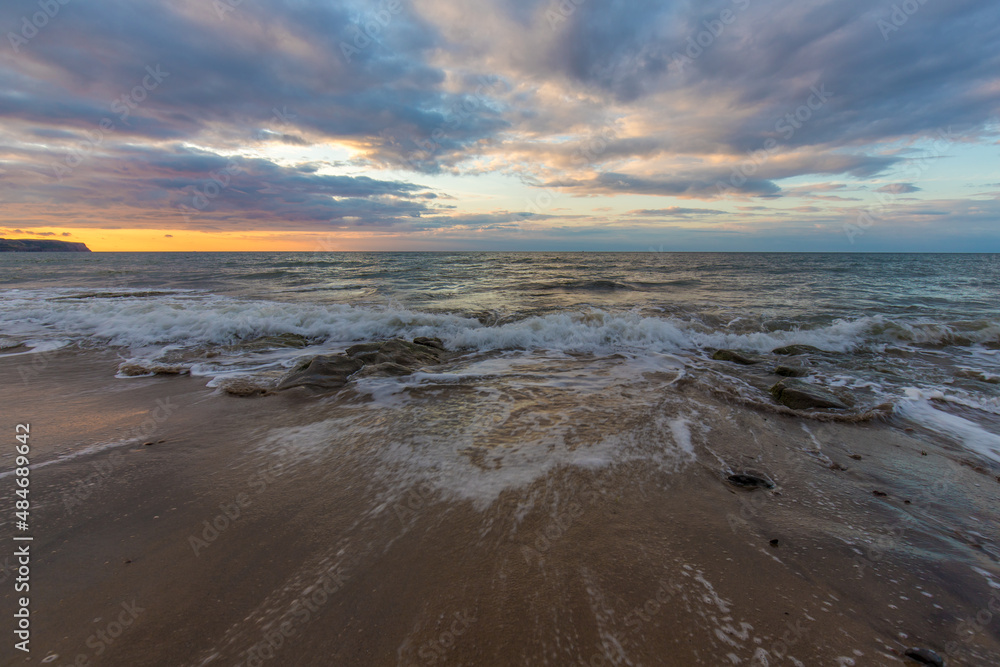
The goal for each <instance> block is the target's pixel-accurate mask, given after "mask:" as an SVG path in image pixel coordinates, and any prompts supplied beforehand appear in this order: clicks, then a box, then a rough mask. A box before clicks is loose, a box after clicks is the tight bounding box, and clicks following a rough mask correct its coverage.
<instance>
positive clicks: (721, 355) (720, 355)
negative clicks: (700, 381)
mask: <svg viewBox="0 0 1000 667" xmlns="http://www.w3.org/2000/svg"><path fill="white" fill-rule="evenodd" d="M712 359H715V360H716V361H731V362H733V363H734V364H743V365H744V366H752V365H753V364H756V363H757V360H756V359H751V358H750V357H747V356H744V355H742V354H740V353H739V352H737V351H735V350H716V351H715V354H713V355H712Z"/></svg>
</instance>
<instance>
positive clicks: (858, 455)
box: [850, 454, 861, 461]
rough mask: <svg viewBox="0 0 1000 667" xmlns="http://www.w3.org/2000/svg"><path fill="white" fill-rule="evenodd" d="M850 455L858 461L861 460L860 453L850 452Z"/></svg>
mask: <svg viewBox="0 0 1000 667" xmlns="http://www.w3.org/2000/svg"><path fill="white" fill-rule="evenodd" d="M850 456H851V458H852V459H854V460H855V461H860V460H861V454H851V455H850Z"/></svg>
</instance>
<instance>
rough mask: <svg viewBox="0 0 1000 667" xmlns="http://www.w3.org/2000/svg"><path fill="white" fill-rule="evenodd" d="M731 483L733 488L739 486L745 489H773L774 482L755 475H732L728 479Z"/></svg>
mask: <svg viewBox="0 0 1000 667" xmlns="http://www.w3.org/2000/svg"><path fill="white" fill-rule="evenodd" d="M728 479H729V483H730V484H732V485H733V486H739V487H742V488H744V489H757V488H760V489H773V488H774V482H772V481H771V480H769V479H768V478H766V477H764V476H763V475H753V474H750V473H741V474H738V475H730V476H729V477H728Z"/></svg>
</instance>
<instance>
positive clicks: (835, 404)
mask: <svg viewBox="0 0 1000 667" xmlns="http://www.w3.org/2000/svg"><path fill="white" fill-rule="evenodd" d="M771 396H773V397H774V400H776V401H778V402H779V403H781V404H782V405H785V406H788V407H790V408H792V409H793V410H808V409H810V408H832V409H834V410H846V409H847V405H846V404H845V403H844V402H843V401H842V400H840V398H838V397H837V396H836V395H835V394H834V393H832V392H830V391H827V390H826V389H823V388H822V387H817V386H816V385H813V384H809V383H808V382H803V381H802V380H795V379H791V378H789V379H785V380H781V381H780V382H778V383H777V384H775V385H774V386H773V387H771Z"/></svg>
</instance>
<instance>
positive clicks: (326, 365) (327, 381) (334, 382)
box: [278, 354, 364, 389]
mask: <svg viewBox="0 0 1000 667" xmlns="http://www.w3.org/2000/svg"><path fill="white" fill-rule="evenodd" d="M363 366H364V362H362V361H360V360H359V359H352V358H351V357H348V356H347V355H344V354H330V355H323V356H318V357H312V358H311V359H307V360H305V361H303V362H301V363H300V364H299V365H298V366H296V367H295V368H294V369H292V371H291V372H289V373H288V375H286V376H285V377H284V379H283V380H282V381H281V382H279V383H278V389H291V388H292V387H313V388H317V389H340V388H341V387H343V386H344V385H345V384H347V380H348V378H350V377H351V376H352V375H354V374H355V373H357V372H358V371H359V370H361V368H362V367H363Z"/></svg>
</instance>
